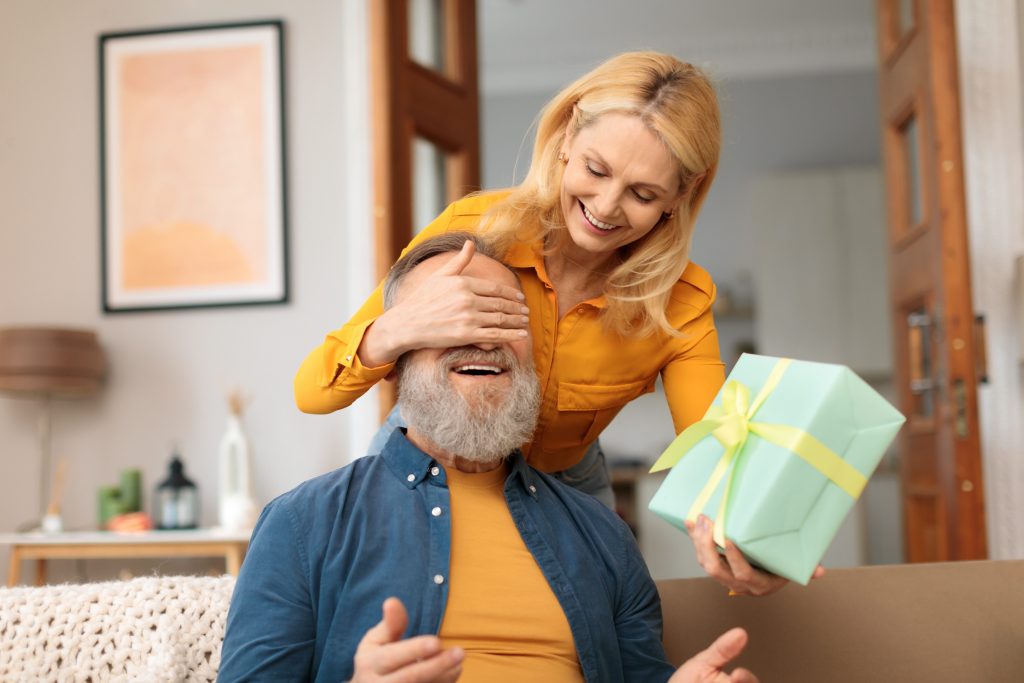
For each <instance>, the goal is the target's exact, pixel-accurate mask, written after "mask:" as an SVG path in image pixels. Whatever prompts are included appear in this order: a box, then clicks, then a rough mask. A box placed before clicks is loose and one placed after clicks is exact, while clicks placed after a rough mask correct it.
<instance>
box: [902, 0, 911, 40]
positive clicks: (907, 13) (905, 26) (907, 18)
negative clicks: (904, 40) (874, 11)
mask: <svg viewBox="0 0 1024 683" xmlns="http://www.w3.org/2000/svg"><path fill="white" fill-rule="evenodd" d="M899 2H900V35H901V36H902V35H903V34H905V33H906V32H907V31H909V30H910V29H912V28H914V0H899Z"/></svg>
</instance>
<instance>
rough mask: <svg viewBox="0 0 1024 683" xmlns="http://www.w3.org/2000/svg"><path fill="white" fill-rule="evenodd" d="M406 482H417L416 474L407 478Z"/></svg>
mask: <svg viewBox="0 0 1024 683" xmlns="http://www.w3.org/2000/svg"><path fill="white" fill-rule="evenodd" d="M405 480H406V481H416V475H415V474H410V475H409V476H408V477H406V478H405Z"/></svg>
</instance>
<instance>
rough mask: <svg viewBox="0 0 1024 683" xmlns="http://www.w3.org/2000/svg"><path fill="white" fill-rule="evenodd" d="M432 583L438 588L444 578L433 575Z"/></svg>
mask: <svg viewBox="0 0 1024 683" xmlns="http://www.w3.org/2000/svg"><path fill="white" fill-rule="evenodd" d="M434 583H436V584H437V585H438V586H440V585H441V584H442V583H444V577H443V576H441V575H440V574H434Z"/></svg>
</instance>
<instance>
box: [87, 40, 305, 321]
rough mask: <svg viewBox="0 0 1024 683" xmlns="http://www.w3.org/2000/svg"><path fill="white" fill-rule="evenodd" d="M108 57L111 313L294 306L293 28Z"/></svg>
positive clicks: (106, 236) (104, 209) (105, 233)
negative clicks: (289, 110) (289, 35)
mask: <svg viewBox="0 0 1024 683" xmlns="http://www.w3.org/2000/svg"><path fill="white" fill-rule="evenodd" d="M98 48H99V126H100V130H99V147H100V149H99V156H100V251H101V253H100V261H101V271H102V286H101V289H102V295H101V299H102V307H103V311H104V313H129V312H138V311H161V310H179V309H193V308H211V307H223V306H245V305H264V304H283V303H287V302H288V301H289V273H288V210H287V209H288V202H287V198H288V192H287V172H286V168H287V164H286V159H287V157H286V150H287V145H286V125H285V106H284V103H285V76H284V75H285V70H284V64H285V63H284V23H283V22H282V21H281V20H261V21H249V22H241V23H224V24H209V25H201V26H178V27H172V28H160V29H149V30H136V31H123V32H116V33H103V34H101V35H100V36H99V45H98Z"/></svg>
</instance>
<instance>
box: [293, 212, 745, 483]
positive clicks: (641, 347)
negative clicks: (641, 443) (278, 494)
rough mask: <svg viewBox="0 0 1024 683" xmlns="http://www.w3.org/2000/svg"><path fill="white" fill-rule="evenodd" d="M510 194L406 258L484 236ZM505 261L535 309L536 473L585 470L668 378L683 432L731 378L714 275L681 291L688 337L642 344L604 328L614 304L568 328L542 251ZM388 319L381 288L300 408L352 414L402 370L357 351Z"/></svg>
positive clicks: (325, 356) (303, 377) (671, 317)
mask: <svg viewBox="0 0 1024 683" xmlns="http://www.w3.org/2000/svg"><path fill="white" fill-rule="evenodd" d="M505 196H507V195H506V194H504V193H489V194H482V195H476V196H473V197H468V198H465V199H461V200H459V201H457V202H455V203H453V204H452V205H451V206H449V207H448V208H447V209H446V210H445V212H444V213H442V214H441V215H440V216H438V217H437V218H436V219H435V220H434V222H433V223H431V224H430V225H429V226H427V227H426V228H425V229H424V230H423V231H422V232H421V233H420V234H419V235H417V236H416V237H415V238H414V239H413V241H412V242H411V243H410V244H409V246H408V247H406V249H405V251H408V250H409V249H410V248H411V247H414V246H416V245H417V244H419V243H420V242H422V241H424V240H425V239H427V238H429V237H433V236H435V235H439V234H442V233H445V232H450V231H457V230H461V231H469V232H476V230H477V229H478V226H479V224H480V218H481V216H482V215H483V213H484V212H485V211H486V210H487V208H488V207H490V206H491V205H492V204H493V203H495V202H497V201H500V200H501V199H503V198H504V197H505ZM404 253H405V252H404V251H403V254H404ZM505 262H506V263H507V264H508V265H509V266H510V267H512V268H513V269H515V271H516V273H517V274H518V276H519V280H520V282H521V283H522V287H523V293H524V294H525V295H526V305H527V306H529V308H530V331H531V333H532V335H533V355H534V362H535V364H536V370H537V375H538V377H539V379H540V386H541V391H542V393H543V397H544V398H543V402H542V404H541V411H540V419H539V421H538V424H537V430H536V431H535V432H534V435H533V440H532V442H531V443H529V444H527V445H525V446H524V447H523V455H524V456H525V457H526V459H527V461H528V462H529V463H530V464H531V465H533V466H534V467H536V468H538V469H540V470H543V471H546V472H557V471H561V470H564V469H567V468H568V467H570V466H572V465H574V464H576V463H577V462H579V461H580V459H581V458H582V457H583V454H584V452H586V449H587V447H588V446H589V445H590V444H591V443H592V442H593V441H594V440H595V439H596V438H597V437H598V435H599V434H600V433H601V431H602V430H603V429H604V428H605V427H607V426H608V424H609V423H610V422H611V421H612V418H614V417H615V415H617V414H618V412H619V411H620V410H622V407H623V406H624V405H626V404H627V403H629V402H630V401H632V400H633V399H634V398H636V397H638V396H640V395H642V394H645V393H648V392H651V391H654V384H655V380H656V379H657V376H658V373H659V372H660V373H661V376H662V380H663V382H664V385H665V394H666V396H667V398H668V404H669V409H670V410H671V412H672V420H673V423H674V425H675V430H676V433H679V432H680V431H682V430H683V429H685V428H686V427H687V426H689V425H690V424H692V423H693V422H696V421H697V420H699V419H700V418H701V417H702V416H703V415H704V411H705V410H707V407H708V405H710V403H711V400H712V399H713V398H714V396H715V394H716V393H717V391H718V389H719V388H720V387H721V385H722V383H723V381H724V380H725V368H724V365H723V363H722V360H721V357H720V355H719V352H718V334H717V332H716V331H715V324H714V320H713V318H712V314H711V302H712V301H713V300H714V297H715V285H714V283H713V282H712V281H711V276H710V275H708V273H707V271H705V270H704V269H703V268H701V267H700V266H698V265H696V264H695V263H690V264H689V265H688V266H687V267H686V270H685V271H684V272H683V274H682V276H681V277H680V278H679V282H678V283H676V285H675V287H674V288H673V290H672V296H671V298H670V301H669V304H668V310H667V311H666V314H667V317H668V321H669V323H670V324H671V325H672V326H673V327H675V328H676V329H677V330H679V331H680V332H681V333H682V334H681V336H679V337H673V336H670V335H668V334H665V333H663V332H657V333H653V334H650V335H647V336H643V337H637V336H628V335H620V334H617V333H614V332H610V331H608V330H606V329H604V327H603V325H602V323H601V320H600V313H601V309H602V308H603V307H604V306H605V305H606V300H605V297H604V296H599V297H596V298H593V299H588V300H587V301H584V302H583V303H581V304H580V305H578V306H576V308H574V309H573V310H571V311H569V312H568V313H566V314H565V317H563V318H562V319H561V320H559V319H558V302H557V298H556V293H555V290H554V288H553V287H552V284H551V281H550V279H549V278H548V275H547V272H546V270H545V268H544V258H543V256H542V254H541V252H540V245H538V244H525V243H519V244H516V245H515V246H514V247H513V248H512V249H511V250H510V251H509V253H508V254H506V258H505ZM382 311H383V303H382V297H381V287H380V286H378V287H377V289H376V290H374V292H373V294H371V295H370V298H369V299H368V300H367V301H366V303H364V304H363V306H362V308H360V309H359V310H358V311H357V312H356V314H355V315H354V316H353V317H352V319H351V320H349V322H348V323H346V324H345V325H344V326H343V327H341V328H340V329H338V330H335V331H334V332H331V333H330V334H328V335H327V338H326V339H325V340H324V342H323V344H321V345H320V346H318V347H317V348H315V349H313V351H312V352H311V353H310V354H309V355H308V356H307V357H306V360H305V361H303V363H302V366H301V367H300V368H299V371H298V374H297V375H296V376H295V401H296V404H297V405H298V407H299V409H300V410H302V411H303V412H307V413H329V412H333V411H335V410H340V409H341V408H345V407H346V406H348V405H350V404H351V403H352V402H353V401H355V400H356V399H357V398H359V397H360V396H362V395H363V394H364V393H365V392H366V391H367V390H368V389H369V388H370V387H371V386H373V385H374V384H375V383H376V382H378V381H379V380H380V379H382V378H384V377H385V376H386V375H387V374H388V373H389V372H390V371H391V370H392V369H393V368H394V364H393V363H392V364H388V365H382V366H380V367H373V368H368V367H365V366H364V365H362V363H360V361H359V356H358V354H357V353H356V349H357V348H359V344H360V342H361V341H362V339H363V333H364V332H365V331H366V328H367V327H369V326H370V324H371V323H373V321H374V320H376V318H377V316H379V315H380V314H381V313H382ZM653 455H656V454H652V456H653Z"/></svg>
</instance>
